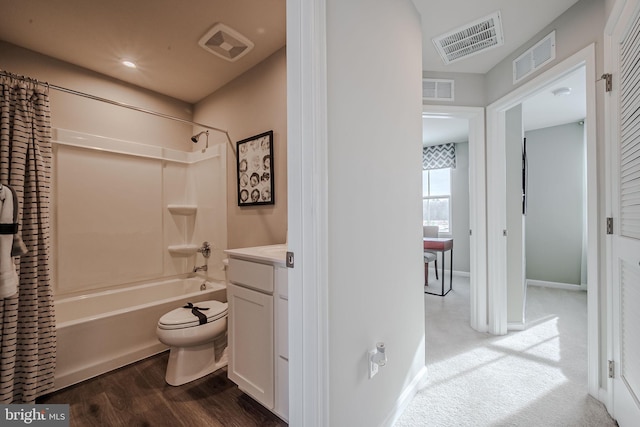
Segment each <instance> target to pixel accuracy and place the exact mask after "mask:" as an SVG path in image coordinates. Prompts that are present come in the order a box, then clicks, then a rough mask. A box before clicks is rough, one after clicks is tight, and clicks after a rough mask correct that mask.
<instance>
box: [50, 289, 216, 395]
mask: <svg viewBox="0 0 640 427" xmlns="http://www.w3.org/2000/svg"><path fill="white" fill-rule="evenodd" d="M203 283H206V289H205V290H200V287H201V285H202V284H203ZM211 299H215V300H218V301H223V302H226V301H227V291H226V286H225V284H224V283H223V282H215V281H206V282H205V280H204V279H202V278H198V277H191V278H186V279H171V280H163V281H160V282H155V283H145V284H138V285H135V286H131V287H128V288H120V289H115V290H108V291H103V292H96V293H92V294H89V295H81V296H73V297H64V298H61V299H56V300H55V310H56V331H57V336H58V350H57V364H56V373H55V385H54V387H55V390H59V389H61V388H64V387H67V386H70V385H72V384H76V383H78V382H80V381H84V380H86V379H89V378H92V377H95V376H97V375H100V374H103V373H105V372H108V371H111V370H113V369H116V368H119V367H122V366H125V365H127V364H130V363H133V362H136V361H138V360H141V359H144V358H145V357H148V356H151V355H154V354H157V353H160V352H162V351H164V350H166V349H167V348H168V347H167V346H165V345H164V344H162V343H160V341H158V339H157V338H156V325H157V323H158V319H160V317H161V316H162V315H163V314H165V313H167V312H168V311H170V310H173V309H174V308H178V307H181V306H183V305H184V304H185V303H186V302H194V303H195V302H198V301H205V300H211Z"/></svg>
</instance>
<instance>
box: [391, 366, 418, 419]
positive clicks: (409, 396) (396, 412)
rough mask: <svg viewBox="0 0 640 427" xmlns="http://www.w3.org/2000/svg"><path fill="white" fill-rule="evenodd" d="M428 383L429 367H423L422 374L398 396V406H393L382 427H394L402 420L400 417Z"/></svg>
mask: <svg viewBox="0 0 640 427" xmlns="http://www.w3.org/2000/svg"><path fill="white" fill-rule="evenodd" d="M426 382H427V367H426V366H423V367H422V369H420V372H418V374H417V375H416V376H415V377H414V378H413V380H411V382H410V383H409V385H407V387H406V388H405V389H404V390H403V391H402V393H400V396H398V399H397V400H396V404H395V405H394V406H393V408H392V409H391V412H390V413H389V415H387V418H386V419H385V420H384V422H383V423H382V425H383V426H387V427H391V426H393V425H394V424H395V422H396V421H398V418H400V415H402V413H403V412H404V410H405V409H407V406H409V403H411V401H412V400H413V398H414V397H415V395H416V394H418V391H420V389H421V388H422V387H424V385H425V384H426Z"/></svg>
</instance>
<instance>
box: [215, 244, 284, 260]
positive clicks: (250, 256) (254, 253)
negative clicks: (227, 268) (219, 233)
mask: <svg viewBox="0 0 640 427" xmlns="http://www.w3.org/2000/svg"><path fill="white" fill-rule="evenodd" d="M224 253H226V254H227V255H228V256H229V257H232V258H241V259H246V260H250V261H260V262H268V263H271V264H281V265H284V264H285V263H286V257H287V245H286V244H284V243H283V244H279V245H268V246H254V247H252V248H238V249H226V250H225V251H224Z"/></svg>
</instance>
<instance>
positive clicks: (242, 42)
mask: <svg viewBox="0 0 640 427" xmlns="http://www.w3.org/2000/svg"><path fill="white" fill-rule="evenodd" d="M198 44H199V45H200V47H202V48H203V49H205V50H207V51H209V52H211V53H213V54H214V55H217V56H219V57H220V58H224V59H226V60H227V61H231V62H234V61H237V60H238V59H240V58H241V57H243V56H244V55H246V54H247V53H249V51H250V50H251V49H253V43H252V42H251V41H250V40H249V39H248V38H246V37H245V36H243V35H242V34H240V33H239V32H237V31H236V30H234V29H232V28H229V27H227V26H226V25H224V24H216V25H214V26H213V28H211V29H210V30H209V31H208V32H207V34H205V35H204V36H203V37H202V38H201V39H200V41H199V42H198Z"/></svg>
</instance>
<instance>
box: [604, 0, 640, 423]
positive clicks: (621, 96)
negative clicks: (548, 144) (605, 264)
mask: <svg viewBox="0 0 640 427" xmlns="http://www.w3.org/2000/svg"><path fill="white" fill-rule="evenodd" d="M609 47H610V49H611V51H610V56H609V57H610V58H611V62H612V66H613V68H614V70H615V71H614V73H613V76H614V90H613V92H612V93H611V95H610V96H611V99H610V104H609V105H610V107H611V108H610V110H611V117H609V118H607V120H609V121H608V125H609V126H611V127H610V129H613V131H612V132H611V133H610V135H611V137H612V138H611V144H612V146H611V154H612V156H611V157H612V167H611V180H612V199H611V201H612V203H611V208H612V214H613V218H614V235H613V236H612V237H611V249H612V250H611V255H612V259H611V268H612V272H613V275H612V278H613V283H612V286H613V293H612V296H613V298H612V299H613V316H612V318H613V323H614V324H613V347H614V349H613V350H614V360H613V361H614V362H615V368H614V372H613V374H614V378H613V384H612V387H613V396H612V398H613V416H614V417H615V418H616V419H617V421H618V423H619V425H620V426H621V427H627V426H632V425H637V424H636V423H637V422H638V420H640V55H639V54H638V53H639V52H640V0H629V1H627V2H626V3H625V6H624V10H623V12H622V13H621V14H620V18H619V20H618V22H617V24H616V26H615V30H614V31H613V34H612V39H611V44H610V46H609Z"/></svg>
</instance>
